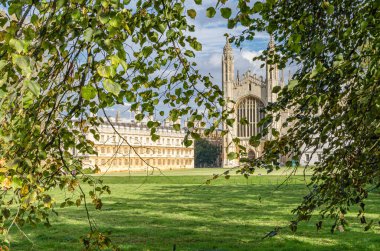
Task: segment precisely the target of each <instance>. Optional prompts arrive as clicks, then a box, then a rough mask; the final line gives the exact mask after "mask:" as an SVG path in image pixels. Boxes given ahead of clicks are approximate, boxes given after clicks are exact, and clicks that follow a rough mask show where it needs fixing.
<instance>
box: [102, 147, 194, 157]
mask: <svg viewBox="0 0 380 251" xmlns="http://www.w3.org/2000/svg"><path fill="white" fill-rule="evenodd" d="M95 149H96V151H97V152H98V154H99V153H100V154H107V153H109V154H115V153H119V154H126V155H130V154H135V153H137V154H172V155H174V154H177V155H184V154H185V155H192V154H193V150H192V149H174V148H146V147H139V148H137V147H135V148H134V149H132V148H130V147H128V146H127V147H125V146H120V147H117V146H113V147H111V146H108V147H106V146H100V147H99V146H98V147H96V148H95Z"/></svg>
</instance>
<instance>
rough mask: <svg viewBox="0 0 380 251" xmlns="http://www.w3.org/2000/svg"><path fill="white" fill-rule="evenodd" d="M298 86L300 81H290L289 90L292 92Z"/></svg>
mask: <svg viewBox="0 0 380 251" xmlns="http://www.w3.org/2000/svg"><path fill="white" fill-rule="evenodd" d="M297 84H298V80H296V79H292V80H290V81H289V84H288V89H289V90H292V89H293V88H294V87H295V86H296V85H297Z"/></svg>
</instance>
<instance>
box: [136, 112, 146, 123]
mask: <svg viewBox="0 0 380 251" xmlns="http://www.w3.org/2000/svg"><path fill="white" fill-rule="evenodd" d="M144 117H145V116H144V114H142V113H140V114H136V115H135V119H136V120H137V121H141V120H143V119H144Z"/></svg>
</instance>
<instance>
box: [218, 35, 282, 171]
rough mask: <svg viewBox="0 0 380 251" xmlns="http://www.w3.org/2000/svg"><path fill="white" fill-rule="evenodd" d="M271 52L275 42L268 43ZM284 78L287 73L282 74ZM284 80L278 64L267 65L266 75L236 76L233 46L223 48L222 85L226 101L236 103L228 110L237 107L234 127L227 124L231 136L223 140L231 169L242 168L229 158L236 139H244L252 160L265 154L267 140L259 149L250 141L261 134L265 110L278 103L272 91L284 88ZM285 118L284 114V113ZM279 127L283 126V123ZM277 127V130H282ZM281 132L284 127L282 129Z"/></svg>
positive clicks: (227, 45) (250, 73) (224, 162)
mask: <svg viewBox="0 0 380 251" xmlns="http://www.w3.org/2000/svg"><path fill="white" fill-rule="evenodd" d="M268 48H269V50H270V51H272V52H274V50H275V48H274V41H273V38H271V39H270V42H269V44H268ZM282 75H283V74H282ZM283 84H284V79H283V77H281V78H280V76H279V71H278V68H277V65H276V64H268V63H267V64H266V76H265V78H264V77H263V76H258V75H256V74H254V73H252V72H251V71H247V72H246V73H244V74H243V75H242V76H240V75H239V74H237V77H236V78H235V76H234V56H233V51H232V48H231V45H230V43H229V41H228V38H227V41H226V45H225V46H224V49H223V56H222V85H223V92H224V98H225V99H226V100H230V101H234V103H231V102H228V108H229V109H231V108H234V111H235V114H234V115H233V118H235V121H236V122H235V123H234V126H233V127H232V128H230V127H228V126H227V125H224V129H227V128H228V129H229V130H230V133H229V134H227V135H225V136H224V138H223V166H224V167H231V166H237V165H239V160H228V158H227V155H228V153H229V152H236V151H237V150H238V149H236V148H235V145H234V143H231V142H232V139H233V138H235V137H238V138H240V142H241V144H242V145H244V146H245V147H247V153H248V156H247V157H249V158H257V157H259V156H260V155H261V153H262V151H263V145H264V141H265V140H266V139H262V143H261V144H260V145H259V146H258V147H252V146H250V145H249V143H248V142H249V138H250V137H251V136H254V135H257V134H258V133H259V132H260V130H261V128H260V127H259V126H258V125H257V123H258V122H259V121H260V120H261V119H262V118H263V117H264V114H263V112H262V111H261V109H262V108H264V107H266V106H267V105H268V104H269V103H271V102H275V101H276V100H277V94H275V93H272V89H273V88H274V87H275V86H277V85H281V86H282V85H283ZM281 115H282V114H281ZM242 120H245V121H246V123H247V124H246V125H242V124H240V122H241V121H242ZM278 125H281V123H280V122H279V123H278ZM278 125H277V124H275V125H274V126H275V127H278ZM278 129H279V130H280V129H281V128H278ZM269 137H270V136H269Z"/></svg>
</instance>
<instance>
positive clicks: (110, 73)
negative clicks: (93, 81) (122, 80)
mask: <svg viewBox="0 0 380 251" xmlns="http://www.w3.org/2000/svg"><path fill="white" fill-rule="evenodd" d="M96 70H97V72H98V74H99V75H100V76H101V77H103V78H109V77H114V76H115V74H116V71H115V69H114V68H113V67H111V66H103V65H101V66H99V67H98V68H97V69H96Z"/></svg>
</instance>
